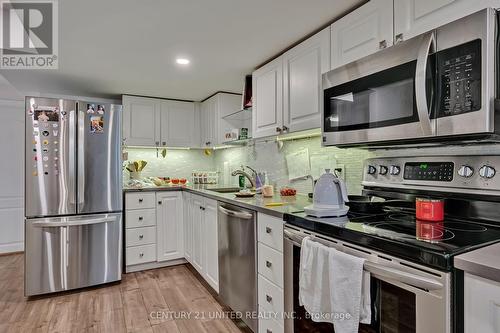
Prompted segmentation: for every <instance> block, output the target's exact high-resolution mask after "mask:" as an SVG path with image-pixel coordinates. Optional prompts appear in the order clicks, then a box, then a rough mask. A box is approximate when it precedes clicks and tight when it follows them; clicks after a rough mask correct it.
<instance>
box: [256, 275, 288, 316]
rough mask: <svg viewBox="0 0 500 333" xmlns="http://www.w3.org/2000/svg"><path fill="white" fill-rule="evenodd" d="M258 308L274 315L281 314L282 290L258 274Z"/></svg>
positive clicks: (282, 305) (282, 304) (282, 308)
mask: <svg viewBox="0 0 500 333" xmlns="http://www.w3.org/2000/svg"><path fill="white" fill-rule="evenodd" d="M258 290H259V295H258V297H259V306H260V307H262V308H263V309H265V310H267V311H271V312H275V313H283V311H284V309H285V307H284V299H283V297H284V296H283V289H281V288H280V287H278V286H277V285H275V284H274V283H272V282H271V281H269V280H268V279H266V278H265V277H263V276H262V275H260V274H259V287H258Z"/></svg>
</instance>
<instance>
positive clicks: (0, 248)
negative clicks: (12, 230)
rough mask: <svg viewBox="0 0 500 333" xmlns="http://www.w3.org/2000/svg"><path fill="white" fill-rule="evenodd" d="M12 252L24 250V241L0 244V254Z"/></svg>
mask: <svg viewBox="0 0 500 333" xmlns="http://www.w3.org/2000/svg"><path fill="white" fill-rule="evenodd" d="M12 252H24V243H23V242H18V243H10V244H0V254H7V253H12Z"/></svg>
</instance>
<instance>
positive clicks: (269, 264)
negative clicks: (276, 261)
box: [266, 260, 273, 268]
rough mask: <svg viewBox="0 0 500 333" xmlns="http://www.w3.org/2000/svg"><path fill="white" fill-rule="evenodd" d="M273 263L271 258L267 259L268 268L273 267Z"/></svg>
mask: <svg viewBox="0 0 500 333" xmlns="http://www.w3.org/2000/svg"><path fill="white" fill-rule="evenodd" d="M272 265H273V263H272V262H270V261H269V260H266V267H267V268H271V266H272Z"/></svg>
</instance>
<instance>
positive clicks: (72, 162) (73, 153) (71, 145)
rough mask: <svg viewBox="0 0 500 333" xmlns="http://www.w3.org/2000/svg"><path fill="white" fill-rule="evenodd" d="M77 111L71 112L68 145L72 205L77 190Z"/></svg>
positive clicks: (69, 189)
mask: <svg viewBox="0 0 500 333" xmlns="http://www.w3.org/2000/svg"><path fill="white" fill-rule="evenodd" d="M75 116H76V115H75V110H71V111H69V143H68V155H69V156H68V174H69V177H68V178H69V179H68V192H69V202H70V204H73V205H74V204H75V203H76V202H75V200H76V197H75V189H76V177H75V175H76V170H75V169H76V164H75V163H76V151H75V144H76V133H75V127H76V123H75V122H76V119H75Z"/></svg>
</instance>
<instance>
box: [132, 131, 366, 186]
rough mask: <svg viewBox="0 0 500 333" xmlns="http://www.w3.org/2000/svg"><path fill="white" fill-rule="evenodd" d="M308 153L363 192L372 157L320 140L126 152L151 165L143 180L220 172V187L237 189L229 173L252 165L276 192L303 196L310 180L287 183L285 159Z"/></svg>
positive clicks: (235, 178)
mask: <svg viewBox="0 0 500 333" xmlns="http://www.w3.org/2000/svg"><path fill="white" fill-rule="evenodd" d="M303 149H308V151H309V155H310V156H315V155H316V156H317V155H328V156H329V157H330V160H331V163H332V165H331V167H332V168H333V167H335V166H336V165H337V166H340V165H341V166H343V167H344V173H345V180H346V183H347V187H348V190H349V193H351V194H356V193H360V192H361V184H360V183H361V176H362V172H363V161H364V160H365V159H366V158H367V157H370V156H372V155H373V154H372V153H370V152H368V151H366V150H361V149H351V148H350V149H339V148H334V147H327V148H322V147H321V142H320V137H313V138H308V139H300V140H293V141H284V142H283V146H282V147H279V145H278V143H276V142H275V141H274V140H269V141H257V142H254V143H251V144H249V145H248V146H244V147H234V148H228V149H220V150H215V151H213V152H212V155H211V156H206V155H205V153H204V151H203V150H198V149H191V150H173V149H171V150H168V151H167V155H166V157H165V158H163V157H162V156H161V154H160V152H159V153H158V157H157V152H156V149H150V148H148V149H142V148H127V149H126V151H127V152H128V159H129V161H135V160H145V161H147V162H148V165H147V166H146V167H145V169H144V171H143V172H142V176H143V177H150V176H162V177H171V178H172V177H177V178H180V177H184V178H187V179H189V180H191V172H192V171H194V170H204V171H219V184H221V185H237V184H238V179H237V177H232V176H231V175H230V172H232V171H233V170H235V169H238V168H240V166H241V165H245V166H246V165H249V166H251V167H253V168H255V169H256V170H257V171H260V172H263V171H265V172H266V173H267V174H268V178H269V181H270V183H271V184H274V185H275V186H277V188H279V187H282V186H285V185H290V186H293V187H295V188H297V190H298V191H299V192H301V193H308V192H311V191H312V181H311V179H299V180H292V181H290V180H289V179H288V167H287V163H286V156H287V155H288V154H290V153H293V152H296V151H299V150H303ZM123 175H124V181H127V180H128V179H129V173H128V171H126V170H125V171H124V173H123Z"/></svg>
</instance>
